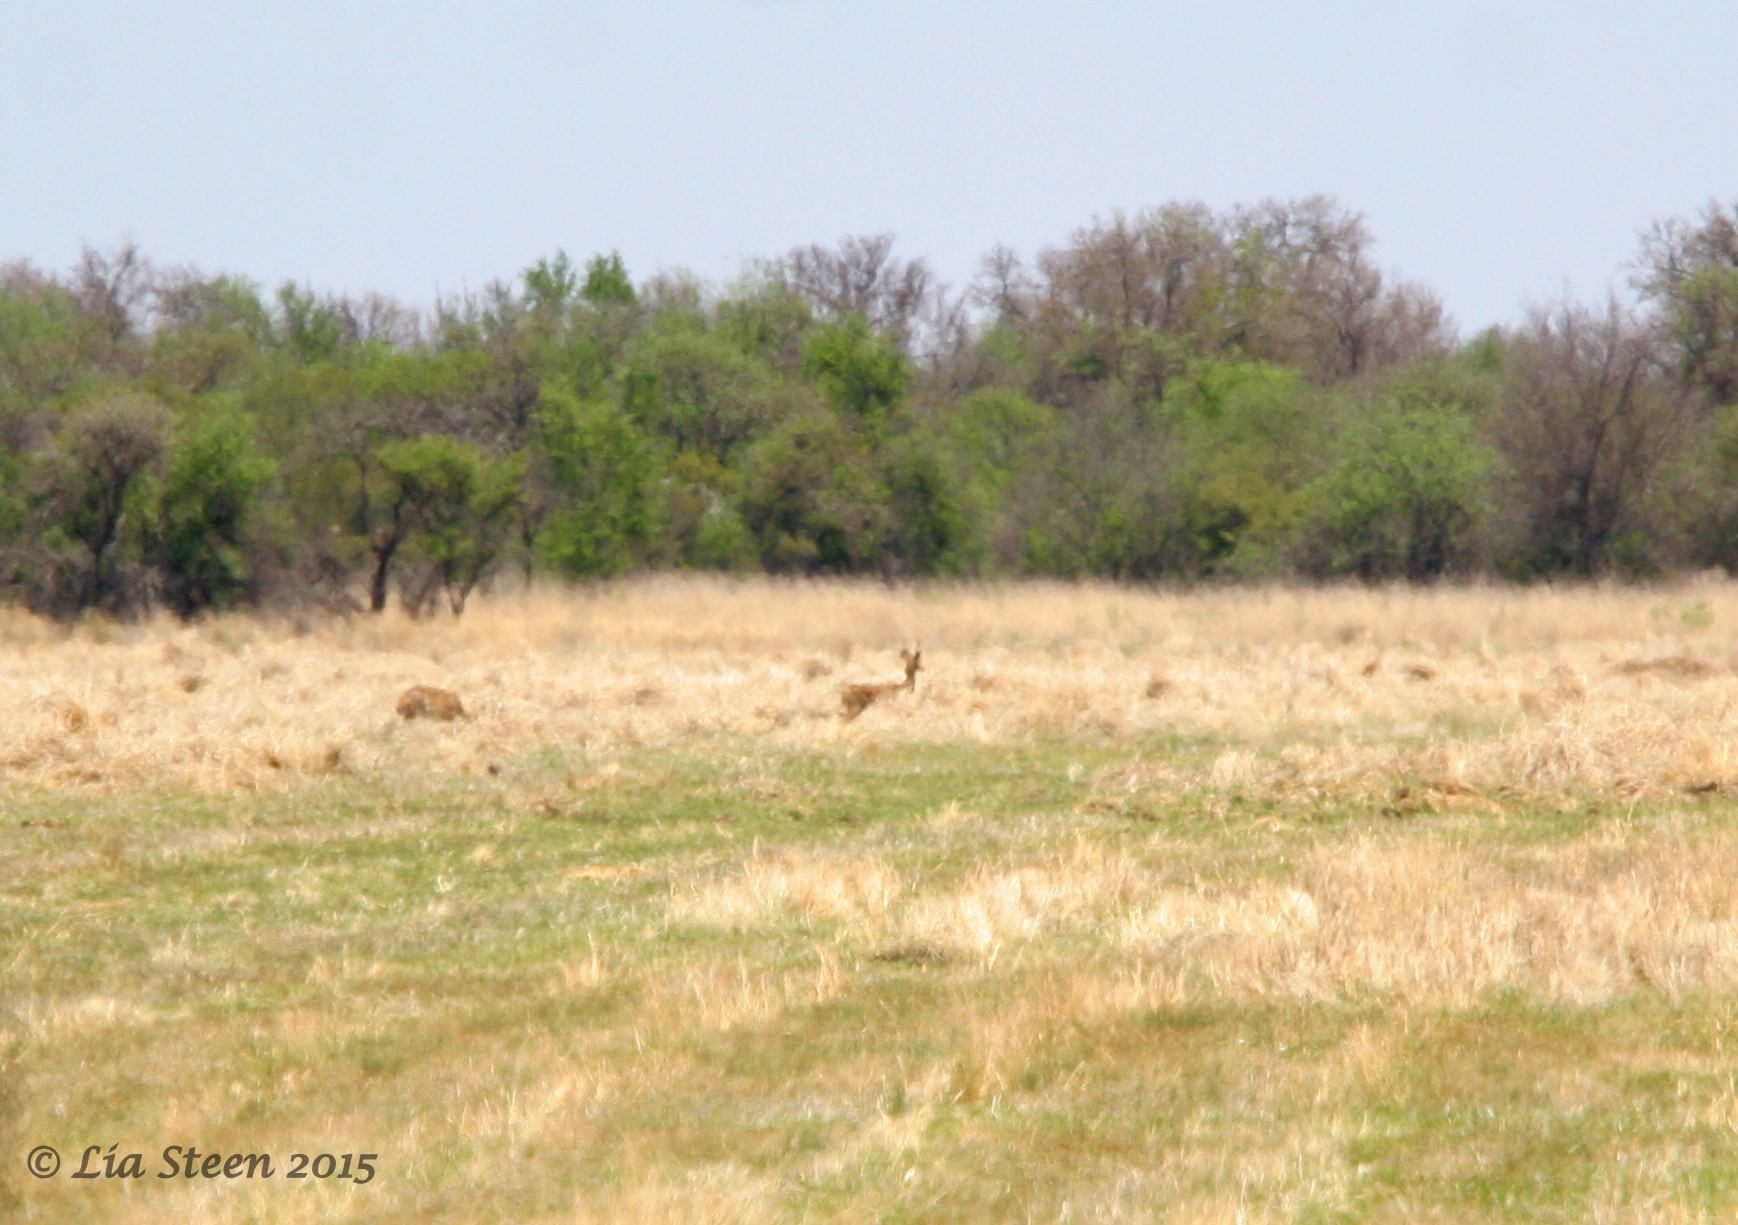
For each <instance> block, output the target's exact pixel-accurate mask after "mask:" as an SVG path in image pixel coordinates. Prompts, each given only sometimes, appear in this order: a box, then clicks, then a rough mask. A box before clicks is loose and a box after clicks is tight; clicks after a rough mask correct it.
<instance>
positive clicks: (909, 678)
mask: <svg viewBox="0 0 1738 1225" xmlns="http://www.w3.org/2000/svg"><path fill="white" fill-rule="evenodd" d="M899 658H900V659H903V660H904V661H905V679H904V680H902V681H893V682H890V683H888V684H885V685H864V684H858V685H846V686H844V687H843V688H842V689H840V690H839V702H840V707H841V708H840V711H839V715H840V717H841V718H843V719H844V720H845V721H846V722H847V723H848V722H850V721H851V720H852V719H855V718H856V717H857V716H858V715H860V714H862V713H863V712H864V711H866V710H868V709H869V708H870V707H871V706H873V705H874V704H875V703H876V702H878V701H880V700H881V699H882V698H884V697H886V696H888V695H889V694H893V693H898V692H899V691H900V690H901V689H916V688H917V672H918V669H919V668H921V667H923V664H922V663H921V662H920V661H921V660H922V659H923V651H922V649H921V648H920V649H918V650H916V651H900V652H899Z"/></svg>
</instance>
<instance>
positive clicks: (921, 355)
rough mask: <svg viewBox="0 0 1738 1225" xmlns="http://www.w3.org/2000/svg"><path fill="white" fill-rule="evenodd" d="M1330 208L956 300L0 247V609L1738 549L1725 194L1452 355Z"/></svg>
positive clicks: (784, 263) (889, 269)
mask: <svg viewBox="0 0 1738 1225" xmlns="http://www.w3.org/2000/svg"><path fill="white" fill-rule="evenodd" d="M1370 245H1371V244H1370V236H1369V234H1368V232H1367V230H1366V228H1365V226H1364V223H1363V221H1362V219H1361V218H1360V217H1358V216H1357V215H1356V214H1353V213H1350V212H1347V211H1345V210H1343V209H1342V208H1340V207H1339V206H1337V205H1336V204H1334V203H1333V202H1332V201H1329V200H1325V199H1321V198H1312V199H1306V200H1301V201H1292V202H1269V203H1266V204H1262V205H1259V206H1257V207H1253V208H1239V209H1234V210H1231V211H1229V212H1223V213H1221V212H1214V211H1212V210H1210V209H1207V208H1205V207H1203V206H1200V205H1169V206H1166V207H1164V208H1159V209H1155V210H1153V211H1150V212H1146V213H1142V214H1140V215H1137V216H1121V215H1119V216H1116V217H1114V218H1112V219H1110V220H1109V221H1103V222H1099V223H1096V224H1094V225H1091V226H1088V227H1086V228H1084V229H1082V230H1080V231H1079V232H1077V233H1076V234H1074V235H1073V237H1072V238H1071V239H1070V240H1069V241H1068V242H1066V243H1065V244H1063V245H1060V246H1057V247H1055V248H1052V249H1048V250H1045V251H1042V252H1041V253H1039V254H1038V255H1037V257H1036V258H1035V259H1034V260H1032V261H1031V262H1029V263H1028V262H1025V261H1023V260H1022V259H1021V258H1019V257H1018V256H1016V255H1015V254H1014V253H1013V252H1010V251H1007V250H1005V249H997V250H995V251H993V252H992V253H991V254H990V255H989V256H988V257H987V258H986V259H985V261H984V265H983V272H982V275H981V276H980V277H979V279H978V280H977V282H976V283H975V284H974V285H973V286H971V287H970V288H969V289H968V290H966V291H965V292H963V293H955V292H953V291H951V290H950V289H949V288H948V287H946V286H944V285H941V284H940V283H938V281H937V279H936V277H935V276H934V275H933V273H932V272H931V270H930V269H929V268H928V266H927V265H926V264H925V263H924V262H923V261H922V260H921V259H906V258H902V257H900V256H898V255H896V254H895V253H894V251H893V246H892V242H891V240H890V239H889V238H887V237H869V238H852V239H846V240H844V241H843V242H841V243H839V244H837V245H836V246H812V247H804V248H800V249H797V250H794V251H792V252H790V253H789V254H787V255H785V256H783V257H781V258H777V259H772V260H768V261H765V262H763V263H761V264H759V265H757V266H756V267H755V268H754V269H753V270H752V271H751V272H749V273H748V274H746V275H745V276H744V277H743V278H742V279H741V280H740V281H738V282H737V283H734V284H731V285H728V286H724V287H718V286H712V285H708V284H704V283H702V282H700V281H698V280H696V279H694V278H692V277H689V276H686V275H683V274H680V273H663V274H658V275H655V276H652V277H649V278H647V279H645V280H642V281H638V282H636V281H635V280H633V279H632V278H631V277H630V276H629V273H628V270H627V269H626V268H625V267H624V266H623V263H622V261H621V259H620V258H619V257H618V256H615V255H600V256H597V257H594V258H592V259H590V260H589V261H587V262H585V263H583V264H579V263H575V262H574V261H571V260H570V259H569V258H568V257H567V256H566V255H565V254H557V255H555V256H554V257H553V258H550V259H547V260H544V261H541V262H539V263H538V264H536V265H535V266H534V267H532V268H530V269H527V270H526V271H525V272H524V273H523V274H522V275H521V276H520V277H519V278H518V279H517V280H516V281H514V282H512V283H500V284H495V285H491V286H489V287H488V288H486V289H484V290H483V291H481V292H479V293H476V294H472V295H468V296H464V297H461V298H457V299H453V300H448V301H443V302H440V303H439V304H437V306H436V307H435V308H434V309H433V310H432V311H429V312H426V313H425V312H418V311H415V310H412V309H409V308H407V307H405V306H403V305H401V304H399V303H396V302H394V301H391V300H389V299H386V298H383V297H379V296H364V297H360V298H355V297H344V296H334V295H328V294H322V293H318V292H316V291H314V290H311V289H308V288H305V287H302V286H298V285H285V286H283V287H282V288H280V289H279V290H277V292H276V293H275V294H272V295H267V294H265V293H264V292H262V290H261V289H260V288H259V287H258V286H256V285H255V284H253V283H251V282H249V281H247V280H245V279H243V278H240V277H236V276H229V275H218V276H211V275H205V274H202V273H199V272H197V271H194V270H189V269H180V268H158V267H154V266H153V265H152V264H151V263H149V262H148V261H147V260H146V259H144V258H143V257H142V256H141V254H140V253H139V252H138V251H137V250H136V249H133V248H131V247H127V248H122V249H119V250H115V251H109V252H101V251H87V252H86V253H85V255H84V256H83V258H82V260H81V261H80V263H79V264H78V266H77V267H75V268H73V269H71V270H70V271H69V272H66V273H64V274H51V273H48V272H44V271H41V270H38V269H36V268H34V267H31V266H29V265H27V264H12V265H9V266H6V267H4V268H0V591H3V592H4V593H5V594H6V596H7V597H9V598H11V599H13V600H15V601H18V602H22V603H25V604H27V605H29V606H30V607H32V608H34V609H37V610H40V611H44V612H47V613H50V614H53V615H57V616H72V615H77V614H79V613H81V612H83V611H85V610H90V609H97V610H102V611H105V612H109V613H113V614H120V615H126V614H133V613H139V612H143V611H147V610H150V609H152V608H156V607H166V608H169V609H172V610H173V611H175V612H177V613H179V614H182V615H188V616H191V615H194V614H197V613H199V612H200V611H202V610H205V609H210V608H224V607H231V606H235V605H238V604H248V603H260V602H271V603H280V604H288V603H294V602H300V601H317V602H319V603H322V604H325V605H327V606H329V607H334V608H372V609H376V610H378V609H381V608H384V607H386V606H387V604H388V603H389V602H390V601H391V600H393V599H394V598H396V599H398V600H401V601H402V602H403V603H404V605H405V606H407V607H409V608H410V609H412V610H413V611H416V612H422V611H427V610H432V609H436V608H443V607H444V608H448V609H451V610H452V611H454V612H458V611H460V610H462V608H463V607H464V604H465V601H466V599H467V598H468V597H469V595H470V594H471V593H472V592H473V591H475V590H477V589H478V588H479V587H481V586H483V585H486V584H487V583H489V582H490V581H491V580H492V579H493V578H494V577H495V576H497V575H499V574H501V573H503V572H508V573H514V574H521V575H524V576H527V577H529V576H531V575H533V574H535V573H538V572H542V573H547V574H554V575H561V576H568V577H572V578H586V577H592V576H608V575H615V574H621V573H624V572H628V571H634V570H644V569H674V568H685V569H698V570H721V571H766V572H772V573H783V574H793V573H794V574H870V575H882V576H889V577H897V576H907V575H957V576H973V575H1022V574H1024V575H1059V576H1083V575H1101V576H1110V577H1116V578H1122V579H1139V580H1150V579H1178V580H1198V579H1210V578H1250V577H1264V576H1303V577H1311V578H1316V577H1320V578H1327V577H1335V576H1356V577H1358V578H1363V579H1371V580H1377V579H1409V580H1415V581H1430V580H1435V579H1440V578H1443V577H1452V576H1470V575H1485V576H1496V577H1500V578H1505V579H1513V580H1523V581H1524V580H1529V579H1536V578H1546V577H1555V576H1591V575H1601V574H1610V573H1615V574H1620V575H1629V576H1652V575H1658V574H1662V573H1666V572H1670V571H1674V570H1678V569H1682V568H1702V567H1710V566H1720V567H1726V568H1728V569H1731V568H1734V567H1738V415H1735V411H1734V408H1733V405H1734V404H1735V403H1738V213H1735V211H1734V210H1733V209H1731V208H1726V207H1723V206H1720V205H1714V206H1711V207H1710V208H1709V209H1708V210H1707V211H1706V212H1705V213H1704V214H1703V215H1701V216H1700V217H1698V218H1696V219H1694V220H1673V221H1667V222H1663V223H1659V224H1656V225H1655V226H1654V227H1653V229H1652V230H1651V231H1650V232H1649V233H1648V234H1647V235H1646V236H1645V237H1644V239H1643V240H1642V242H1641V244H1640V246H1639V248H1638V251H1637V254H1636V257H1635V261H1634V265H1633V269H1632V271H1633V274H1634V281H1635V284H1636V286H1637V288H1638V289H1639V291H1640V303H1641V305H1640V306H1639V307H1637V308H1633V309H1632V308H1628V307H1625V306H1623V305H1620V304H1619V303H1617V302H1615V301H1613V302H1605V303H1600V304H1596V305H1585V304H1580V303H1575V302H1567V301H1566V302H1562V303H1558V304H1556V305H1554V306H1551V307H1549V308H1544V309H1539V310H1536V311H1535V312H1533V313H1532V314H1531V315H1529V316H1528V318H1527V319H1526V320H1525V322H1523V323H1521V324H1520V325H1518V326H1515V327H1511V328H1504V329H1493V330H1491V331H1488V332H1485V333H1483V334H1481V335H1478V336H1476V337H1474V338H1472V339H1471V340H1469V341H1464V342H1463V341H1462V340H1460V339H1459V338H1457V336H1456V335H1455V334H1454V332H1453V331H1452V329H1451V327H1450V325H1449V323H1448V321H1447V319H1446V317H1445V315H1444V312H1443V310H1442V308H1441V305H1440V304H1439V303H1438V302H1437V300H1436V299H1435V298H1434V297H1432V295H1431V294H1430V293H1429V292H1428V291H1427V290H1426V289H1423V288H1421V287H1419V286H1416V285H1409V284H1396V283H1393V282H1392V281H1391V280H1390V278H1388V277H1387V276H1385V275H1384V274H1383V272H1382V271H1381V270H1380V269H1379V268H1378V267H1377V266H1376V265H1375V264H1374V263H1373V261H1372V258H1371V254H1370Z"/></svg>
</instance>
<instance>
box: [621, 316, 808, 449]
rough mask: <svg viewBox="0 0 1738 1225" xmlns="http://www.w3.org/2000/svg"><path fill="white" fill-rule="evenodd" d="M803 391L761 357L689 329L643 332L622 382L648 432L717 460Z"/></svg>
mask: <svg viewBox="0 0 1738 1225" xmlns="http://www.w3.org/2000/svg"><path fill="white" fill-rule="evenodd" d="M801 397H802V392H801V390H800V389H798V388H795V387H793V386H791V385H790V384H789V382H788V381H787V380H785V379H784V378H783V377H782V376H780V375H779V374H778V373H777V372H776V371H774V370H772V369H771V368H770V367H768V366H767V365H766V364H765V363H764V362H761V361H758V360H756V359H754V358H751V357H748V356H746V355H745V354H743V352H742V351H741V350H740V349H737V348H736V347H735V346H733V345H731V344H730V343H728V342H727V341H725V340H723V339H722V338H720V337H718V336H715V335H711V334H708V333H703V332H694V331H691V330H687V329H683V330H677V331H670V332H655V331H654V332H648V333H647V334H646V335H644V336H643V337H642V338H641V340H640V341H638V342H637V343H636V344H635V345H634V347H633V349H632V352H631V355H630V358H629V364H628V371H627V375H626V380H625V383H624V403H625V405H626V407H627V409H628V412H629V413H630V414H631V415H632V416H633V418H634V421H635V422H636V423H637V424H638V425H640V426H641V427H642V428H643V429H645V430H646V431H647V433H648V434H650V435H651V436H653V437H657V438H661V439H664V440H666V441H668V442H669V443H671V444H672V445H673V446H674V447H675V448H676V449H677V450H681V451H704V452H707V453H708V454H711V455H713V456H716V457H718V458H719V459H720V460H727V459H728V458H730V457H731V456H732V455H733V454H734V452H735V451H736V450H737V448H739V447H741V446H742V445H743V444H745V443H748V442H751V441H752V440H754V439H755V438H757V437H760V436H761V435H763V434H765V433H766V431H767V430H768V429H770V428H771V427H772V426H773V425H774V424H776V422H777V420H778V419H779V418H780V417H782V416H784V415H787V414H788V413H789V412H791V411H793V408H794V405H795V403H796V402H797V401H799V400H800V399H801Z"/></svg>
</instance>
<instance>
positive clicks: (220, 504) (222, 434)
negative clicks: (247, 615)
mask: <svg viewBox="0 0 1738 1225" xmlns="http://www.w3.org/2000/svg"><path fill="white" fill-rule="evenodd" d="M176 433H177V436H176V439H175V442H174V445H173V446H172V447H171V448H170V451H169V454H168V457H167V461H166V464H165V469H166V470H165V472H164V475H163V480H162V484H161V488H160V490H159V492H158V498H157V507H156V514H155V516H154V521H153V523H152V525H151V529H150V544H149V554H150V557H151V560H152V562H153V564H154V565H155V566H156V568H157V570H158V572H159V574H160V575H161V577H162V581H163V594H164V598H165V599H166V600H167V601H168V603H169V606H170V607H171V608H173V609H174V610H175V611H176V612H177V613H179V614H180V615H181V616H183V617H190V616H192V615H193V614H195V613H197V612H200V611H202V610H204V609H208V608H227V607H231V606H233V605H234V604H235V603H236V602H237V601H238V600H239V599H240V598H241V597H242V596H243V595H244V594H245V593H246V591H247V589H248V586H249V583H250V575H249V572H248V559H247V543H248V540H247V537H248V530H249V527H250V525H251V523H252V521H253V520H254V518H255V516H256V514H257V512H258V509H259V503H260V499H261V497H262V495H263V493H264V492H265V489H266V486H267V484H268V482H269V481H270V480H271V477H272V473H273V471H274V468H275V465H274V464H273V463H272V462H271V461H270V460H269V459H266V458H265V457H264V456H262V455H261V454H260V453H259V450H258V447H257V446H256V444H255V441H254V435H253V430H252V427H251V425H250V423H249V422H248V420H247V419H246V418H245V417H243V416H242V415H241V414H240V413H238V412H236V411H235V410H234V409H233V408H232V407H230V406H227V405H223V406H219V407H217V408H216V409H215V410H213V411H208V412H206V413H203V414H201V415H200V416H198V417H197V418H196V419H194V420H192V421H189V422H186V423H184V424H183V426H182V428H181V429H179V430H177V432H176Z"/></svg>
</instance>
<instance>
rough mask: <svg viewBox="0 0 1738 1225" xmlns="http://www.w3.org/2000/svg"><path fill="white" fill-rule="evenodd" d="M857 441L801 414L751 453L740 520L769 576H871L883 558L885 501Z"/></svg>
mask: <svg viewBox="0 0 1738 1225" xmlns="http://www.w3.org/2000/svg"><path fill="white" fill-rule="evenodd" d="M876 467H877V465H876V463H875V461H874V457H873V455H872V453H871V452H870V451H869V449H868V448H867V446H866V445H865V442H864V439H863V438H862V437H861V435H860V434H859V433H858V432H857V431H855V430H853V429H851V428H850V427H849V426H848V425H847V424H846V423H845V422H844V421H841V420H840V419H839V417H838V416H837V415H836V414H833V413H828V412H812V413H806V414H804V415H802V416H799V417H794V418H792V419H791V420H789V421H787V422H785V423H784V424H783V425H782V426H780V427H779V428H778V429H777V430H775V431H774V432H773V433H772V434H770V435H768V436H767V437H766V438H764V439H762V440H761V441H760V442H758V443H756V444H755V445H754V446H753V447H751V448H749V451H748V453H747V455H745V456H744V460H743V493H742V498H741V506H742V517H743V519H744V520H745V521H746V522H747V524H748V527H749V530H750V531H752V532H753V533H754V537H755V539H756V541H758V542H759V546H760V556H761V563H762V565H764V566H766V567H767V568H768V569H770V570H773V571H775V572H781V573H791V572H796V573H805V574H853V573H863V572H873V571H874V570H876V569H878V568H879V567H880V565H881V563H882V561H883V558H884V556H885V550H886V545H887V537H888V532H889V528H890V523H889V504H888V503H889V499H888V491H887V488H886V486H885V485H884V484H883V483H882V481H881V480H880V479H879V477H878V474H877V472H876Z"/></svg>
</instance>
